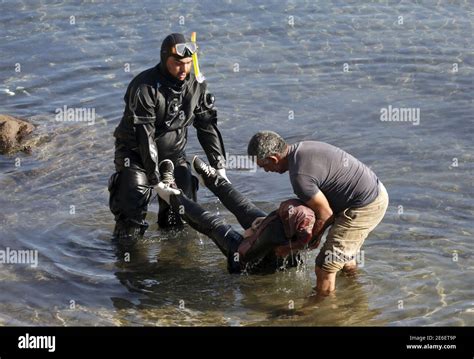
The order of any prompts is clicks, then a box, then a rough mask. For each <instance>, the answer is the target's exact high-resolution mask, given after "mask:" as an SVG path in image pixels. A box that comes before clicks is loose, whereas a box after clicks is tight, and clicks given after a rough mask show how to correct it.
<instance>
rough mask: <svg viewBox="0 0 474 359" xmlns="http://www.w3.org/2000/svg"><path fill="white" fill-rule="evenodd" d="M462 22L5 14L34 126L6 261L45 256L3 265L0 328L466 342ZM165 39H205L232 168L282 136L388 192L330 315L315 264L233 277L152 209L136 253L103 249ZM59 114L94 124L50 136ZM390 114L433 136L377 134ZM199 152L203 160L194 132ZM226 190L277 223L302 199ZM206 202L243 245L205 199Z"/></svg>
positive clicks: (238, 6) (137, 9)
mask: <svg viewBox="0 0 474 359" xmlns="http://www.w3.org/2000/svg"><path fill="white" fill-rule="evenodd" d="M469 5H470V4H469V2H463V1H459V2H456V3H449V4H448V3H446V4H444V3H440V4H439V5H437V6H433V5H427V4H425V3H423V4H411V3H410V4H409V3H406V4H405V3H401V4H391V3H387V2H380V3H371V4H366V5H360V4H358V5H351V4H347V3H346V2H345V1H333V2H332V3H329V2H321V3H317V4H310V3H303V2H293V1H288V2H272V3H270V4H260V5H255V4H253V3H251V2H238V3H233V2H230V1H228V2H226V3H225V4H221V5H219V4H215V3H213V2H211V1H202V2H199V3H196V4H185V5H179V4H174V5H172V6H171V5H170V4H168V3H167V4H166V6H163V5H162V4H161V5H160V4H157V3H156V2H154V1H146V2H140V3H139V4H138V3H134V2H129V3H127V4H126V5H123V6H110V5H108V4H106V3H84V4H82V5H80V6H79V5H78V4H71V3H66V2H65V3H56V4H49V5H46V4H41V3H39V4H30V3H29V2H23V3H18V2H13V1H8V2H5V3H2V12H1V14H0V24H1V25H0V26H1V27H2V30H3V31H2V33H3V34H4V41H2V45H0V46H1V50H2V55H3V56H2V58H1V59H0V73H1V75H2V76H1V78H2V83H1V84H0V104H1V112H2V113H10V114H14V115H19V116H25V117H29V118H31V119H32V121H33V122H34V123H35V124H38V125H39V127H38V136H37V137H36V139H35V140H37V141H38V142H39V146H38V147H37V149H35V150H34V151H33V153H32V154H31V155H25V154H18V155H15V156H10V157H8V156H0V184H1V188H2V192H1V193H2V195H1V196H0V208H1V211H0V239H1V247H2V248H0V249H3V248H6V247H10V248H14V249H21V248H26V249H35V250H38V252H39V266H38V267H37V268H31V267H28V266H22V265H14V266H13V265H2V270H1V271H0V280H1V283H2V284H1V289H2V290H1V292H0V293H1V294H0V324H4V325H21V324H38V325H472V324H473V323H474V311H473V304H472V297H473V294H474V293H473V290H472V288H473V287H474V285H473V284H474V283H473V278H474V277H473V275H472V274H473V269H474V267H473V264H472V263H474V261H473V260H472V253H473V243H472V237H473V225H472V217H473V212H474V211H473V208H472V199H473V198H472V197H473V196H472V178H473V165H472V163H473V154H472V134H473V123H472V110H473V108H472V93H473V85H472V83H473V82H472V79H473V74H474V68H473V62H472V56H468V55H469V54H470V53H471V52H472V20H471V19H469V18H468V17H467V16H466V13H468V12H469V11H470V9H469ZM179 14H182V15H183V16H184V17H185V25H182V26H181V25H179ZM70 16H75V19H76V23H75V24H74V25H72V24H70ZM289 16H293V17H294V20H295V22H294V25H290V24H289V23H288V18H289ZM399 16H403V20H404V21H403V24H399V23H398V21H399ZM171 31H183V32H186V33H189V32H191V31H197V33H198V39H200V40H201V41H202V45H201V50H202V52H201V61H200V63H201V66H202V69H203V71H204V73H205V74H206V77H207V78H208V80H209V86H210V87H211V89H212V91H213V92H214V93H215V94H216V98H217V104H218V111H219V116H220V120H219V122H220V128H221V129H222V133H223V136H224V138H225V143H226V150H227V152H229V153H230V154H234V155H240V154H244V153H245V148H246V144H247V141H248V139H249V138H250V137H251V136H252V134H253V133H254V132H255V131H257V130H259V129H264V128H266V129H273V130H276V131H278V132H280V133H281V134H282V135H283V136H284V137H285V138H286V139H288V141H290V142H295V141H299V140H302V139H316V140H322V141H326V142H329V143H332V144H334V145H337V146H340V147H342V148H343V149H345V150H347V151H349V152H350V153H352V154H353V155H355V156H356V157H358V158H360V159H361V160H362V161H364V162H365V163H367V164H368V165H369V166H371V167H372V168H373V169H374V170H375V172H376V173H377V174H378V175H379V176H380V178H381V179H382V181H383V182H384V184H385V186H386V187H387V189H388V191H389V193H390V198H391V204H390V207H389V210H388V212H387V215H386V217H385V219H384V221H383V223H382V224H381V225H380V226H379V227H378V228H377V229H376V231H375V232H374V233H373V234H372V235H371V236H370V237H369V239H368V240H367V241H366V244H365V246H364V250H365V265H364V267H363V268H362V269H361V271H360V274H359V275H358V276H357V277H356V278H347V277H342V276H341V277H340V278H338V283H337V289H338V290H337V292H336V294H335V295H333V296H331V297H329V298H327V300H324V301H317V300H315V298H313V297H310V295H311V293H312V287H313V286H314V283H315V276H314V258H315V256H316V254H317V253H315V252H313V253H308V254H306V255H305V260H304V263H303V265H302V266H300V267H299V268H292V269H288V270H286V271H283V272H279V273H275V274H272V275H267V276H247V275H241V276H235V275H229V274H227V272H226V264H225V260H224V258H223V256H222V254H221V253H220V252H219V250H218V249H217V248H216V247H215V246H214V245H213V243H212V242H211V241H210V240H209V239H208V238H206V237H205V236H202V235H200V234H198V233H196V232H195V231H193V230H192V229H190V228H186V229H185V230H184V231H182V232H179V233H175V232H162V231H159V230H158V229H157V225H156V223H155V222H156V211H157V203H156V202H155V203H153V205H152V206H151V210H150V215H149V217H148V221H149V222H150V224H151V226H150V230H149V231H148V232H147V233H146V235H145V238H144V239H143V241H141V242H140V243H139V244H138V245H137V247H136V248H133V249H124V248H118V247H117V246H116V245H115V244H113V243H112V242H111V241H110V234H111V232H112V228H113V219H112V215H111V214H110V212H109V210H108V207H107V203H108V192H107V188H106V182H107V179H108V176H109V175H110V173H111V172H112V171H113V160H112V159H113V138H112V131H113V129H114V128H115V126H116V124H117V123H118V120H119V119H120V116H121V113H122V111H123V103H122V101H123V100H122V97H123V94H124V91H125V88H126V86H127V84H128V82H129V81H130V80H131V78H132V77H133V76H134V75H136V74H137V73H138V72H140V71H141V70H143V69H145V68H147V67H150V66H153V65H154V64H155V63H156V62H157V61H158V58H159V44H160V42H161V39H162V38H163V37H164V36H165V35H166V34H167V33H168V32H171ZM24 34H28V36H24ZM150 34H153V35H152V36H151V35H150ZM469 50H471V51H469ZM17 63H18V64H20V65H21V71H20V72H15V71H14V70H15V66H14V65H15V64H17ZM236 64H238V71H235V69H236ZM455 64H457V65H456V66H455ZM126 65H129V66H130V69H131V71H130V72H127V71H124V69H125V68H126ZM346 65H347V66H348V67H347V66H346ZM345 66H346V68H348V71H346V72H345V71H344V67H345ZM455 68H457V69H458V70H457V71H455ZM65 105H66V106H68V107H85V108H94V109H95V112H96V114H97V118H96V121H95V124H94V125H91V126H89V125H87V124H86V123H65V122H57V121H55V117H54V113H55V109H56V108H63V106H65ZM389 105H391V106H393V107H410V108H411V107H414V108H419V109H420V114H421V115H420V116H421V117H420V124H419V125H418V126H414V125H412V124H411V123H400V122H399V123H395V122H391V123H390V122H381V121H380V120H379V116H380V109H381V108H386V107H388V106H389ZM290 113H291V114H292V115H293V116H290ZM189 139H190V144H189V147H188V153H189V154H192V153H201V150H200V147H199V145H198V142H197V141H196V138H195V135H194V130H193V129H190V134H189ZM18 163H19V165H18ZM229 176H230V178H231V180H232V182H233V183H234V184H235V186H236V187H237V188H238V189H239V190H240V191H242V192H243V193H245V194H246V195H247V196H249V197H250V198H252V199H253V200H254V201H256V202H257V203H258V205H259V206H260V207H262V209H264V210H267V211H270V210H272V209H274V208H275V207H276V206H277V205H278V204H279V202H280V201H282V200H284V199H286V198H288V197H290V196H292V193H291V188H290V184H289V181H288V177H287V175H277V174H264V173H262V172H261V171H258V172H257V173H252V172H248V171H230V173H229ZM199 200H200V202H201V203H202V204H203V205H204V206H205V207H206V208H208V209H209V210H212V211H218V212H219V213H220V214H221V215H223V216H225V217H226V219H227V221H228V222H229V223H231V224H232V225H235V226H236V227H237V228H238V224H237V223H236V221H235V219H233V218H232V216H231V215H230V214H229V213H228V212H227V211H226V210H225V209H224V208H223V207H222V205H221V204H220V203H218V201H216V199H215V198H213V196H212V195H211V194H210V192H208V191H207V190H205V189H203V190H201V191H200V193H199Z"/></svg>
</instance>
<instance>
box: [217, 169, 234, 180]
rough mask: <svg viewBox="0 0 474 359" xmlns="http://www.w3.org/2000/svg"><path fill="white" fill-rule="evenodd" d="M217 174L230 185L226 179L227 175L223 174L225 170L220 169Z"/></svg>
mask: <svg viewBox="0 0 474 359" xmlns="http://www.w3.org/2000/svg"><path fill="white" fill-rule="evenodd" d="M217 174H218V175H219V176H221V177H222V178H224V179H225V180H226V181H227V182H229V183H232V182H231V181H229V179H228V178H227V175H226V173H225V168H221V169H220V170H217Z"/></svg>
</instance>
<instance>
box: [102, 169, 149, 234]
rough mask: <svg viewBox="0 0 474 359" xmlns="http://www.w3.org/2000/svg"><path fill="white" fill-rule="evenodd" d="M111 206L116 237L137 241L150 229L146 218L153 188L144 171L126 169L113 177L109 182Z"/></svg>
mask: <svg viewBox="0 0 474 359" xmlns="http://www.w3.org/2000/svg"><path fill="white" fill-rule="evenodd" d="M109 192H110V198H109V206H110V210H111V212H112V213H113V214H114V216H115V221H116V226H115V230H114V236H115V237H117V238H118V239H120V238H121V239H122V240H126V241H136V239H137V236H138V235H143V234H144V233H145V230H146V229H147V228H148V224H147V223H146V222H145V217H146V213H147V209H148V203H149V202H150V199H151V195H152V187H151V186H150V185H149V182H148V178H147V176H146V174H145V172H144V171H142V170H139V169H137V168H124V169H122V170H121V171H119V172H116V173H115V174H113V175H112V177H111V178H110V182H109Z"/></svg>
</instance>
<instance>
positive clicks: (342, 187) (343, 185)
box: [288, 141, 378, 213]
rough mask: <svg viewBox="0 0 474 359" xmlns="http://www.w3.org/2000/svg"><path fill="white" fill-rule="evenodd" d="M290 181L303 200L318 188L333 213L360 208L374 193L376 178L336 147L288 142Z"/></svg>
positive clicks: (307, 142)
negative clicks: (350, 208) (290, 143)
mask: <svg viewBox="0 0 474 359" xmlns="http://www.w3.org/2000/svg"><path fill="white" fill-rule="evenodd" d="M288 163H289V172H290V181H291V184H292V186H293V190H294V192H295V194H296V195H297V196H298V197H299V198H300V199H301V200H302V201H304V202H307V201H308V200H309V199H310V198H311V197H313V196H314V195H315V194H316V193H318V192H319V191H322V192H323V194H324V195H325V196H326V198H327V200H328V202H329V205H330V206H331V209H332V210H333V212H334V213H339V212H341V211H343V210H345V209H346V208H349V207H362V206H364V205H366V204H369V203H370V202H372V201H373V200H374V199H375V198H376V197H377V195H378V178H377V176H376V175H375V173H374V172H372V170H371V169H370V168H368V167H367V166H366V165H364V164H363V163H362V162H360V161H359V160H358V159H356V158H355V157H353V156H351V155H350V154H348V153H347V152H344V151H343V150H341V149H340V148H338V147H336V146H332V145H330V144H328V143H324V142H317V141H303V142H299V143H296V144H294V145H291V146H290V148H289V152H288Z"/></svg>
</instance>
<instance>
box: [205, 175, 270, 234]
mask: <svg viewBox="0 0 474 359" xmlns="http://www.w3.org/2000/svg"><path fill="white" fill-rule="evenodd" d="M206 186H207V188H209V190H210V191H211V192H212V193H214V194H215V195H216V196H217V197H218V198H219V199H220V201H221V202H222V204H223V205H224V206H225V207H226V208H227V209H228V210H229V211H230V212H232V214H233V215H234V216H235V217H236V218H237V221H239V223H240V225H241V226H242V227H243V228H244V229H247V228H250V227H251V226H252V222H253V221H254V220H255V219H256V218H258V217H266V216H267V214H266V213H265V212H264V211H262V210H261V209H259V208H258V207H257V206H255V205H254V204H253V203H252V202H251V201H250V200H249V199H248V198H246V197H245V196H244V195H243V194H241V193H240V192H239V191H237V190H236V189H235V188H234V186H233V185H232V184H231V183H229V182H227V181H226V180H225V179H223V178H222V177H217V180H216V181H213V182H212V183H206Z"/></svg>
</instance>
